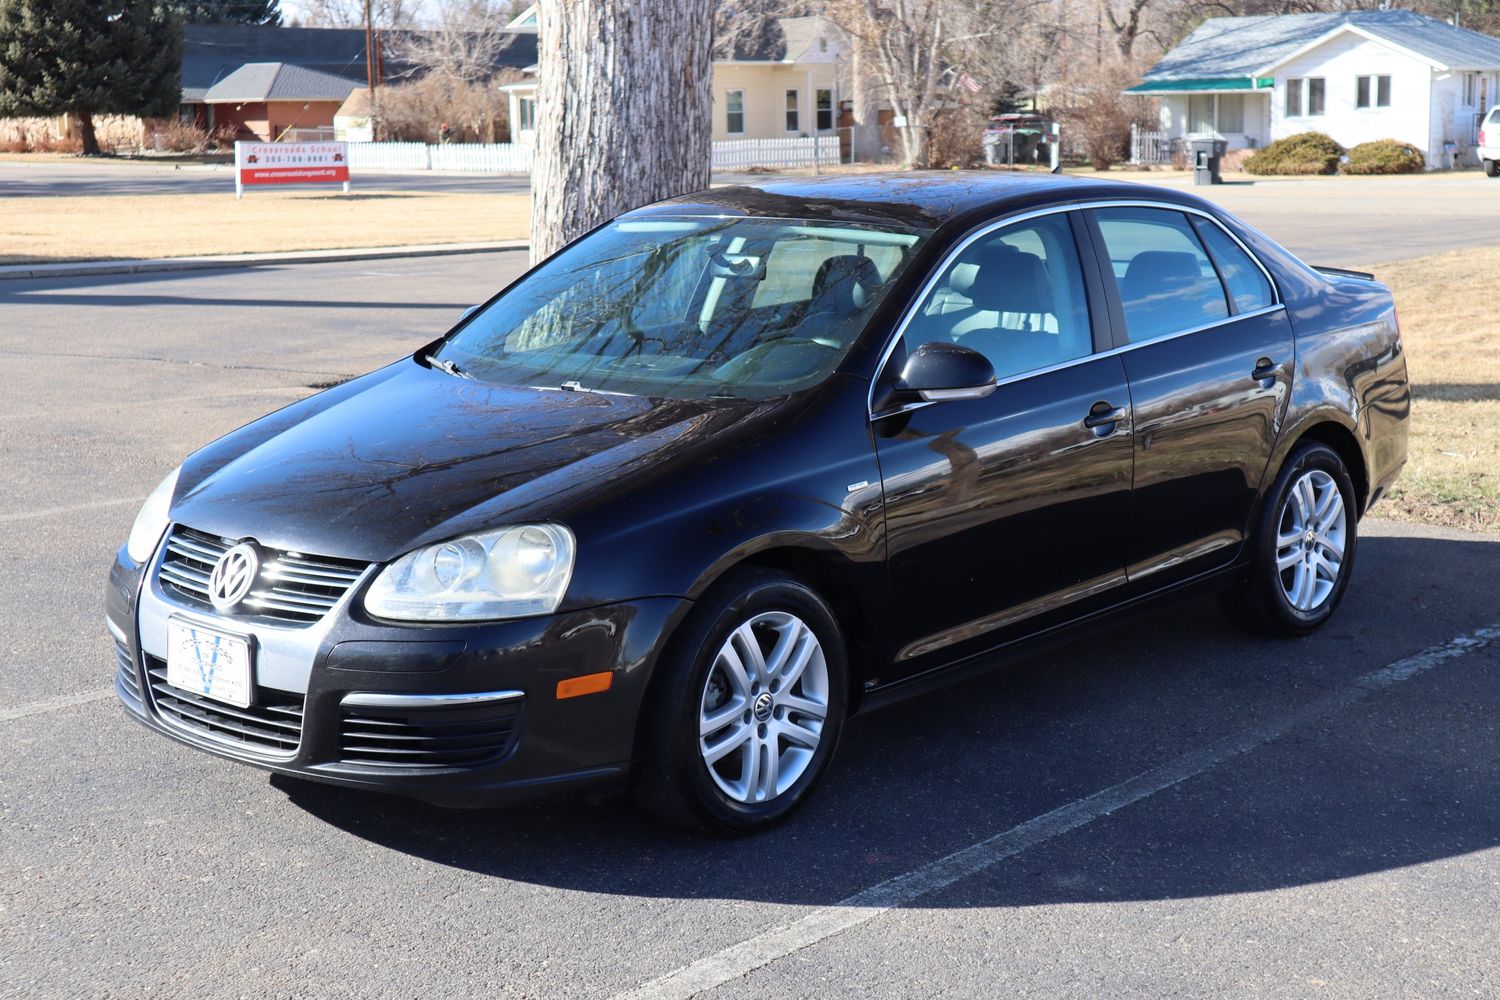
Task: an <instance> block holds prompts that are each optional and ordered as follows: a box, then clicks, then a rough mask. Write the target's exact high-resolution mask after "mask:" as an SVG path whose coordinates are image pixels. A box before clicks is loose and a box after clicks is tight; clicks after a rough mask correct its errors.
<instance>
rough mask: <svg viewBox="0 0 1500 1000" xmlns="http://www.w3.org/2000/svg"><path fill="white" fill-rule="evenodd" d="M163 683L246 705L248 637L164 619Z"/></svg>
mask: <svg viewBox="0 0 1500 1000" xmlns="http://www.w3.org/2000/svg"><path fill="white" fill-rule="evenodd" d="M167 683H168V684H170V685H172V686H173V687H175V688H181V689H182V690H184V691H191V692H192V693H193V694H196V695H200V696H202V697H204V698H212V699H213V700H214V701H222V702H224V703H225V704H228V705H238V706H239V707H240V708H248V707H249V706H250V691H251V686H250V641H249V640H248V639H245V638H242V637H240V636H234V635H226V634H224V633H223V632H215V631H214V630H213V629H207V628H204V627H203V626H202V625H198V624H196V623H193V622H186V621H182V620H181V619H177V618H172V619H169V620H168V621H167Z"/></svg>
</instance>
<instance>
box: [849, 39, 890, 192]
mask: <svg viewBox="0 0 1500 1000" xmlns="http://www.w3.org/2000/svg"><path fill="white" fill-rule="evenodd" d="M874 55H875V54H874V53H873V52H871V51H870V43H869V42H868V41H866V40H865V38H864V36H862V35H855V36H854V55H853V59H852V68H851V69H850V73H849V75H850V81H849V82H850V85H851V87H852V89H853V91H854V100H853V102H852V103H853V107H852V108H851V109H850V110H851V111H852V113H853V116H854V127H853V128H852V129H851V130H850V132H851V134H850V136H849V150H850V152H851V153H852V154H853V156H854V159H855V160H856V161H857V162H861V163H869V162H871V161H873V160H877V159H880V157H881V152H882V151H881V141H880V102H879V101H878V100H877V99H876V97H875V88H876V82H875V67H874V66H873V65H872V63H873V62H874Z"/></svg>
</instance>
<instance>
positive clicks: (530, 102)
mask: <svg viewBox="0 0 1500 1000" xmlns="http://www.w3.org/2000/svg"><path fill="white" fill-rule="evenodd" d="M516 128H518V129H520V130H521V131H522V132H531V131H533V130H534V129H535V128H536V98H535V97H519V98H517V99H516Z"/></svg>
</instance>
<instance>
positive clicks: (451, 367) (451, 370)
mask: <svg viewBox="0 0 1500 1000" xmlns="http://www.w3.org/2000/svg"><path fill="white" fill-rule="evenodd" d="M422 360H423V361H425V362H427V364H428V365H430V366H432V367H433V368H438V369H441V370H442V371H445V372H447V373H448V374H449V375H452V376H453V377H454V378H468V379H471V378H473V377H474V376H473V375H470V374H469V373H468V372H466V371H464V370H463V369H462V368H460V367H458V365H456V364H454V363H453V362H452V361H449V360H448V359H447V358H440V357H438V356H437V355H436V354H424V355H422Z"/></svg>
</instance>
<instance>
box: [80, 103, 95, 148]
mask: <svg viewBox="0 0 1500 1000" xmlns="http://www.w3.org/2000/svg"><path fill="white" fill-rule="evenodd" d="M77 114H78V135H79V138H81V139H82V140H83V155H84V156H98V155H99V136H98V134H97V133H95V132H94V113H93V112H92V111H79V112H78V113H77Z"/></svg>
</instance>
